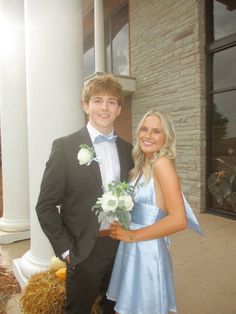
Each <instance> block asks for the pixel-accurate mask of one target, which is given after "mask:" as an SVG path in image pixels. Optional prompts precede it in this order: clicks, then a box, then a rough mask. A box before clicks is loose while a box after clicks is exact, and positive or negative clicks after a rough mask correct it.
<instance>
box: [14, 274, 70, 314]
mask: <svg viewBox="0 0 236 314" xmlns="http://www.w3.org/2000/svg"><path fill="white" fill-rule="evenodd" d="M64 301H65V282H63V281H61V280H59V279H58V278H57V277H56V275H55V273H54V272H52V271H44V272H40V273H38V274H35V275H33V276H32V277H31V278H30V279H29V281H28V284H27V286H26V287H25V289H24V290H23V293H22V297H21V299H20V304H21V307H22V310H23V312H24V314H48V313H50V314H63V308H64Z"/></svg>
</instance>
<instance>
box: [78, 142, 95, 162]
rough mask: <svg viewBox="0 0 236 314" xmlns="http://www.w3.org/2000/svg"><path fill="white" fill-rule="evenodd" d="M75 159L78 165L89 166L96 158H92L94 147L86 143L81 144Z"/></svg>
mask: <svg viewBox="0 0 236 314" xmlns="http://www.w3.org/2000/svg"><path fill="white" fill-rule="evenodd" d="M77 159H78V160H79V164H80V165H87V166H89V165H90V164H91V162H92V161H93V160H96V158H94V149H93V148H92V147H89V146H88V145H86V144H81V145H80V150H79V152H78V154H77Z"/></svg>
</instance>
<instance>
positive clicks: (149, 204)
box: [130, 176, 203, 235]
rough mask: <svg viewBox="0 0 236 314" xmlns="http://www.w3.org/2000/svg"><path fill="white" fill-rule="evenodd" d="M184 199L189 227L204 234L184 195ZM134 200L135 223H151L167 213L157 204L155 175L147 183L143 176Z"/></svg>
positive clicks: (132, 218) (133, 213)
mask: <svg viewBox="0 0 236 314" xmlns="http://www.w3.org/2000/svg"><path fill="white" fill-rule="evenodd" d="M134 184H135V183H134V181H132V182H131V183H130V185H131V186H134ZM183 200H184V205H185V211H186V218H187V224H188V227H189V228H191V229H192V230H194V231H195V232H197V233H199V234H201V235H203V232H202V230H201V227H200V226H199V224H198V221H197V219H196V217H195V215H194V213H193V210H192V208H191V207H190V205H189V203H188V202H187V201H186V199H185V197H184V195H183ZM133 201H134V207H133V209H132V212H131V221H132V223H134V224H139V225H145V226H147V225H151V224H153V223H155V222H156V221H158V220H160V219H162V218H163V217H165V216H166V215H167V213H166V212H165V211H164V210H162V209H161V208H159V207H157V206H156V194H155V186H154V179H153V177H152V178H151V179H150V180H149V181H148V182H147V183H146V182H145V179H144V176H142V177H141V179H140V181H139V182H138V184H137V185H136V186H135V188H134V192H133Z"/></svg>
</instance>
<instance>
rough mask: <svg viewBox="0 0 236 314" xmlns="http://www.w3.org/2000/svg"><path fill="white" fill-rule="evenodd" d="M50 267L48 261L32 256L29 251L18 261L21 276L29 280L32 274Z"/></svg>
mask: <svg viewBox="0 0 236 314" xmlns="http://www.w3.org/2000/svg"><path fill="white" fill-rule="evenodd" d="M49 267H50V259H48V260H45V259H40V258H37V257H35V256H33V255H32V253H31V250H29V251H28V252H26V253H25V254H24V255H23V256H22V257H21V261H20V270H21V272H22V275H23V276H24V277H26V278H30V277H31V276H32V275H33V274H35V273H39V272H41V271H45V270H48V269H49Z"/></svg>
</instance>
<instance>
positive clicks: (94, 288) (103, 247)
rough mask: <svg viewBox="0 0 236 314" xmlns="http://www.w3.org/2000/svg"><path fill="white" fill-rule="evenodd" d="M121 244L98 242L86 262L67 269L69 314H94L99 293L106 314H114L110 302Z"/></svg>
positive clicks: (105, 241)
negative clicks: (117, 255) (111, 279)
mask: <svg viewBox="0 0 236 314" xmlns="http://www.w3.org/2000/svg"><path fill="white" fill-rule="evenodd" d="M117 247H118V241H114V240H112V239H111V238H109V237H105V238H98V239H97V241H96V243H95V246H94V248H93V250H92V251H91V252H90V254H89V256H88V257H87V258H86V260H84V261H83V262H81V263H79V264H78V265H76V266H73V267H70V266H69V265H68V266H67V276H66V301H65V309H64V313H65V314H90V312H91V310H92V307H93V304H94V301H95V299H96V297H97V295H98V294H99V293H101V295H102V300H101V303H100V305H101V307H102V309H103V313H104V314H113V313H114V305H115V303H114V302H113V301H110V300H107V298H106V291H107V288H108V285H109V281H110V277H111V272H112V268H113V264H114V259H115V255H116V251H117Z"/></svg>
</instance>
